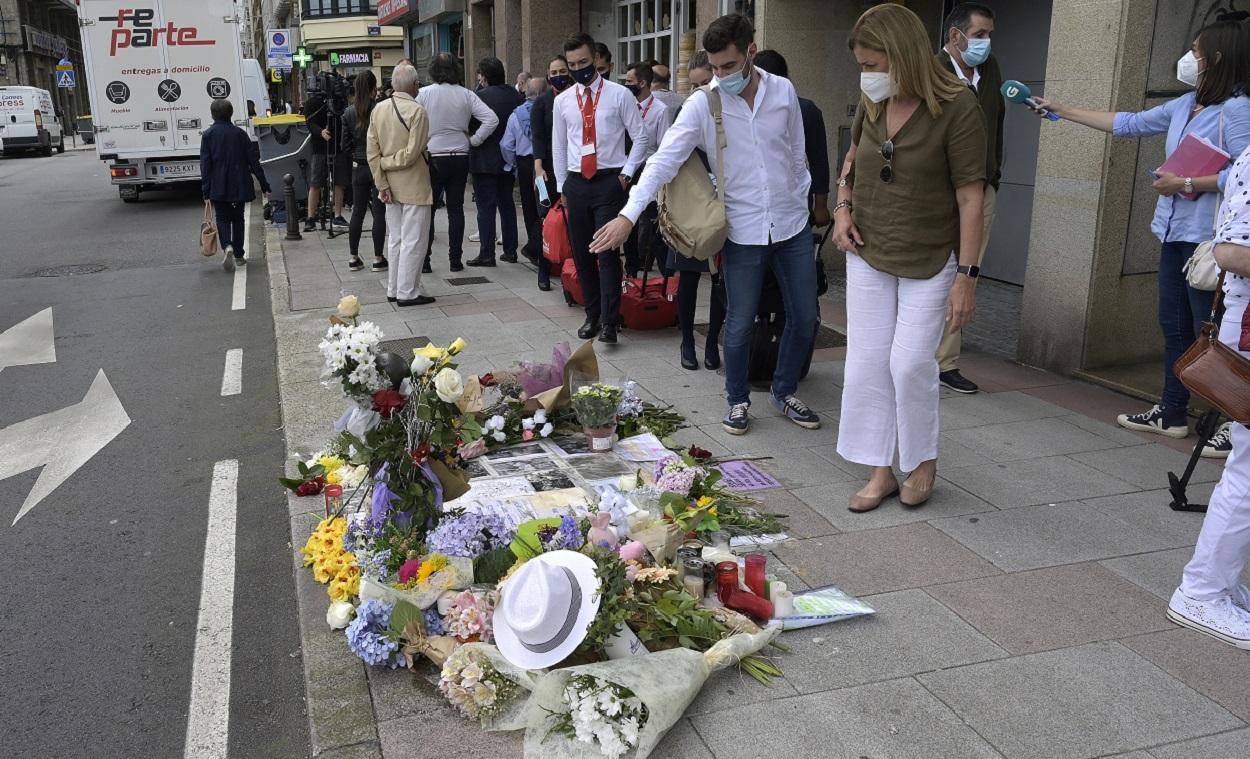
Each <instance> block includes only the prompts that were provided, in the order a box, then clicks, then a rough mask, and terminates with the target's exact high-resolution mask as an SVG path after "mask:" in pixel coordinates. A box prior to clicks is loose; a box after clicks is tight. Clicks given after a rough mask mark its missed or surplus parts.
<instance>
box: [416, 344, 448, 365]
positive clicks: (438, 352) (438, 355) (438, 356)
mask: <svg viewBox="0 0 1250 759" xmlns="http://www.w3.org/2000/svg"><path fill="white" fill-rule="evenodd" d="M412 352H413V353H415V354H416V355H418V356H424V357H426V358H428V359H429V360H431V361H441V360H442V359H443V357H444V356H445V355H447V351H445V350H443V349H442V348H440V347H438V346H437V345H435V344H434V343H426V344H425V347H424V348H415V349H413V351H412Z"/></svg>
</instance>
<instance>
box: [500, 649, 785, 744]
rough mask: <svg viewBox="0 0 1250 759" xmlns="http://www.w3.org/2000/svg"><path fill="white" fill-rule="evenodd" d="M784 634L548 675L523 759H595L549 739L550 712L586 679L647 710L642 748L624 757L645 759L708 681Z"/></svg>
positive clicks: (536, 700) (540, 685) (537, 694)
mask: <svg viewBox="0 0 1250 759" xmlns="http://www.w3.org/2000/svg"><path fill="white" fill-rule="evenodd" d="M780 632H781V627H780V626H773V627H769V628H767V629H765V630H763V631H761V632H759V633H756V634H753V635H747V634H744V635H731V636H729V637H728V638H725V639H724V640H721V641H719V642H718V643H716V644H715V645H713V646H712V647H711V648H709V649H708V650H707V651H705V652H702V653H700V652H698V651H694V650H691V649H688V648H674V649H670V650H668V651H658V652H656V653H652V654H647V655H645V656H633V657H630V658H628V659H613V660H610V661H604V662H596V663H594V664H584V665H581V666H577V667H569V668H567V669H557V670H552V671H550V672H547V673H545V674H543V675H542V676H541V677H539V678H538V681H537V683H536V685H535V687H534V695H533V699H532V701H533V703H532V704H531V705H530V706H529V707H528V708H527V710H526V714H527V717H528V719H529V721H528V724H527V725H526V728H525V756H526V757H527V759H540V757H541V759H586V758H587V757H593V756H595V755H596V752H595V750H594V749H593V748H592V747H591V746H589V745H588V744H585V743H582V742H580V741H577V740H570V739H568V738H565V737H564V736H561V735H557V734H551V735H550V736H548V732H549V730H550V728H551V725H552V719H551V715H550V714H549V712H557V713H558V712H559V711H560V710H561V709H565V708H567V707H566V706H565V701H564V690H565V687H566V685H567V684H568V681H569V679H570V678H571V677H574V676H575V675H581V674H585V675H591V676H593V677H597V678H599V679H600V680H606V681H608V682H612V683H616V684H617V685H620V686H622V687H624V688H628V689H629V690H631V691H633V693H634V695H635V696H637V697H638V698H639V699H641V700H642V703H643V704H644V705H646V707H647V713H648V717H647V722H646V724H644V725H643V726H642V729H641V730H640V732H639V734H638V745H637V746H636V747H635V748H634V749H633V750H632V751H629V752H626V753H625V754H623V757H624V758H625V759H646V757H648V756H650V755H651V752H652V751H654V750H655V747H656V745H658V744H659V742H660V740H661V739H663V737H664V734H665V733H666V732H668V730H669V728H671V727H672V726H673V725H675V724H677V722H678V721H679V720H680V719H681V718H682V715H684V714H685V713H686V709H687V707H689V706H690V704H691V702H693V701H694V699H695V697H696V696H698V695H699V691H700V690H702V688H703V683H704V682H706V681H707V678H708V676H709V675H711V674H712V673H713V672H715V671H717V670H719V669H724V668H725V667H728V666H730V665H731V664H734V663H736V662H738V661H740V660H741V659H743V658H744V657H746V656H750V655H751V654H753V653H755V652H756V651H759V650H760V649H761V648H763V647H764V646H766V645H768V643H769V642H770V641H772V639H773V638H774V637H776V636H777V635H778V634H779V633H780Z"/></svg>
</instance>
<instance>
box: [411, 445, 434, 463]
mask: <svg viewBox="0 0 1250 759" xmlns="http://www.w3.org/2000/svg"><path fill="white" fill-rule="evenodd" d="M432 450H434V449H433V448H432V447H431V446H430V444H429V443H422V444H421V445H419V446H417V449H416V450H415V451H413V452H412V463H414V464H417V465H418V466H419V465H421V464H422V463H423V462H424V461H425V460H426V459H428V458H429V457H430V452H431V451H432Z"/></svg>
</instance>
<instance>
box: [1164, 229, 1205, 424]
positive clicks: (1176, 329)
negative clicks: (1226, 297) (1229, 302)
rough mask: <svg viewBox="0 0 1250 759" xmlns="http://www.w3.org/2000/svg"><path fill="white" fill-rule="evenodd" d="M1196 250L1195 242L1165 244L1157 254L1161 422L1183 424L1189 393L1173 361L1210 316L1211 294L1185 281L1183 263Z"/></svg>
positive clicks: (1187, 347) (1190, 342)
mask: <svg viewBox="0 0 1250 759" xmlns="http://www.w3.org/2000/svg"><path fill="white" fill-rule="evenodd" d="M1197 249H1198V244H1197V243H1192V242H1165V243H1163V247H1162V249H1161V250H1160V253H1159V327H1160V329H1162V330H1163V397H1162V399H1161V401H1160V405H1162V406H1163V409H1164V422H1165V423H1167V424H1169V425H1173V424H1184V423H1185V422H1186V417H1187V414H1188V410H1189V390H1188V388H1186V387H1185V385H1183V384H1182V383H1181V381H1180V380H1179V379H1177V377H1176V374H1175V373H1174V372H1173V371H1172V366H1173V365H1174V364H1175V363H1176V360H1177V359H1179V358H1180V357H1181V355H1182V354H1183V353H1184V352H1185V351H1186V350H1188V349H1189V346H1191V345H1193V343H1194V340H1195V339H1197V336H1198V335H1200V334H1201V333H1202V323H1203V322H1204V321H1206V320H1207V317H1208V316H1210V314H1211V302H1212V300H1213V299H1214V298H1215V293H1214V292H1207V291H1205V290H1195V289H1194V288H1192V287H1190V286H1189V283H1188V282H1186V281H1185V271H1184V269H1185V263H1186V262H1187V261H1189V259H1190V257H1192V256H1193V254H1194V251H1195V250H1197Z"/></svg>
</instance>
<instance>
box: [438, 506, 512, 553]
mask: <svg viewBox="0 0 1250 759" xmlns="http://www.w3.org/2000/svg"><path fill="white" fill-rule="evenodd" d="M513 537H515V536H514V535H513V533H512V531H511V530H509V529H508V526H507V524H505V523H504V521H503V519H502V518H500V517H498V516H495V515H493V514H492V515H485V516H484V515H482V514H463V515H461V516H458V517H445V518H444V519H443V520H442V521H441V522H439V523H438V526H437V527H435V528H434V529H433V530H432V531H430V534H429V536H427V537H426V539H425V543H426V548H428V549H429V551H430V553H441V554H443V555H445V556H462V557H466V558H474V557H477V556H481V555H482V554H484V553H486V552H488V551H492V550H494V549H496V548H506V547H507V546H508V545H509V544H510V543H511V542H512V538H513Z"/></svg>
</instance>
